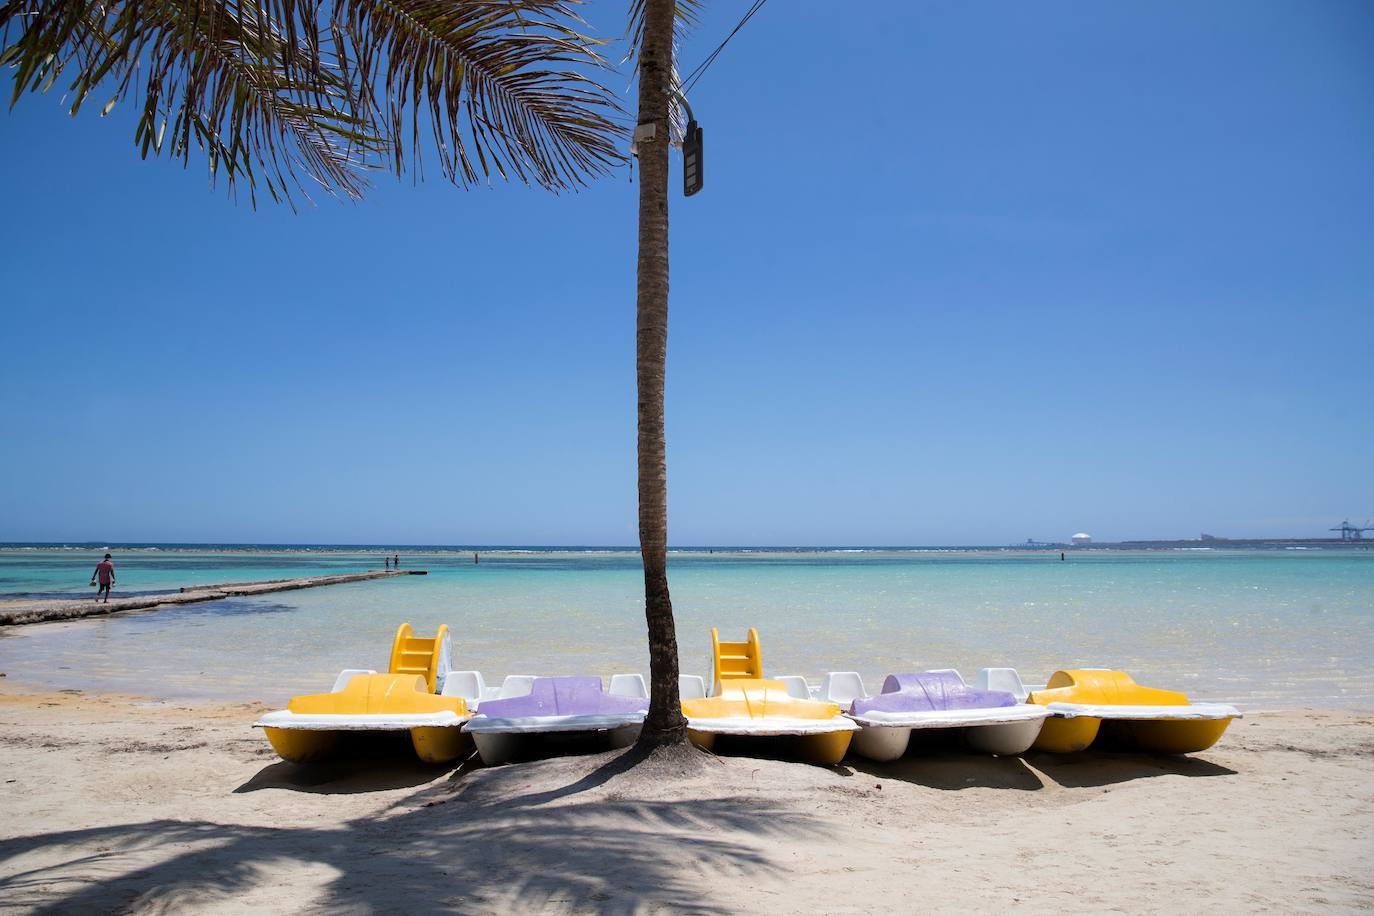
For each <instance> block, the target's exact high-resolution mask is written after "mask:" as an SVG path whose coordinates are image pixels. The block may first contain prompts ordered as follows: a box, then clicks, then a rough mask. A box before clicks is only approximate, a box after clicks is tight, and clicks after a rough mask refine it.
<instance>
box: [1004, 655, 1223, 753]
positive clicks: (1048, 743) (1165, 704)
mask: <svg viewBox="0 0 1374 916" xmlns="http://www.w3.org/2000/svg"><path fill="white" fill-rule="evenodd" d="M1027 702H1029V703H1035V704H1039V705H1041V706H1044V707H1045V709H1046V710H1048V711H1049V713H1050V715H1051V716H1052V718H1050V719H1047V720H1046V722H1045V727H1044V728H1043V729H1042V730H1041V732H1040V736H1039V737H1038V738H1037V739H1036V741H1035V744H1034V748H1035V750H1037V751H1049V752H1050V753H1054V754H1068V753H1072V752H1074V751H1081V750H1084V749H1085V748H1087V747H1090V746H1091V745H1092V744H1093V742H1094V741H1096V740H1097V739H1098V738H1099V737H1105V738H1109V739H1111V740H1113V741H1116V742H1120V743H1122V744H1124V745H1126V746H1129V747H1134V748H1137V749H1139V750H1142V751H1147V752H1149V753H1154V754H1192V753H1195V752H1197V751H1205V750H1206V749H1207V748H1209V747H1211V746H1212V745H1214V744H1216V743H1217V741H1218V739H1220V738H1221V736H1222V733H1223V732H1225V731H1226V727H1227V726H1228V725H1230V724H1231V720H1232V719H1239V718H1241V713H1240V710H1238V709H1236V708H1235V707H1234V706H1228V705H1225V704H1222V703H1189V702H1188V697H1187V696H1185V695H1184V694H1182V693H1179V692H1177V691H1174V690H1159V689H1157V688H1153V687H1142V686H1140V685H1139V684H1137V683H1136V682H1135V681H1134V680H1132V679H1131V676H1130V675H1129V674H1127V673H1126V672H1124V671H1108V670H1103V669H1079V670H1071V671H1056V672H1055V673H1054V674H1053V675H1052V676H1051V677H1050V680H1049V683H1048V684H1046V685H1045V688H1044V689H1043V690H1036V691H1033V692H1032V693H1031V694H1030V696H1029V697H1028V698H1027Z"/></svg>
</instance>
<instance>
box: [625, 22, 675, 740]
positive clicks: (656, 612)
mask: <svg viewBox="0 0 1374 916" xmlns="http://www.w3.org/2000/svg"><path fill="white" fill-rule="evenodd" d="M686 9H689V7H688V8H686ZM634 12H635V15H634V18H633V21H634V22H635V23H636V24H637V28H636V30H635V31H636V35H637V41H636V45H637V47H638V51H639V119H638V121H637V123H638V124H652V125H654V127H655V128H656V131H655V135H656V139H654V140H648V141H645V142H641V143H640V144H639V146H638V150H639V152H638V155H639V268H638V273H637V276H636V303H635V379H636V384H637V386H638V389H639V410H638V417H639V440H638V448H639V552H640V555H641V556H642V557H643V560H644V617H645V621H646V622H647V624H648V629H649V681H650V685H649V686H650V689H649V714H648V715H647V716H646V717H645V719H644V728H643V729H642V730H641V731H640V733H639V747H640V748H641V749H651V748H654V747H659V746H663V745H672V744H682V743H683V742H685V741H686V739H687V720H686V719H684V718H683V717H682V704H681V702H680V700H679V698H678V655H677V627H676V625H675V624H674V622H673V601H672V598H671V597H670V596H669V594H668V465H667V446H666V442H665V440H664V435H663V383H664V370H665V367H666V364H667V358H668V132H669V94H668V87H669V85H670V82H671V81H672V80H673V79H674V77H675V73H674V68H673V33H674V29H675V27H676V23H677V20H678V13H679V11H678V9H677V4H676V3H675V0H638V2H637V3H636V4H635V10H634Z"/></svg>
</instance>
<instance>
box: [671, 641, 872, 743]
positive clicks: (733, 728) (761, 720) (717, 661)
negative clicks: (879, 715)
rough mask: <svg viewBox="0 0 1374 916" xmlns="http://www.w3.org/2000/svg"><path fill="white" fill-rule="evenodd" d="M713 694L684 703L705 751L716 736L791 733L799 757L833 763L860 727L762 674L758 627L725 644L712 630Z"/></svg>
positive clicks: (690, 728) (690, 731)
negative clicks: (745, 638)
mask: <svg viewBox="0 0 1374 916" xmlns="http://www.w3.org/2000/svg"><path fill="white" fill-rule="evenodd" d="M711 659H712V672H713V681H714V683H713V685H712V691H711V693H712V695H711V696H709V697H702V698H697V699H684V700H683V701H682V714H683V715H684V716H686V717H687V736H688V737H689V738H690V739H691V741H692V743H693V744H695V745H697V746H698V747H700V748H702V749H704V750H708V751H709V750H714V748H715V745H716V738H717V737H718V736H720V735H729V736H732V737H741V738H777V737H787V738H791V739H794V740H792V741H791V744H792V746H793V750H794V751H795V754H796V756H797V757H799V758H801V759H802V760H804V761H806V762H808V763H818V764H823V765H834V764H837V763H839V762H840V761H841V760H843V759H844V755H845V753H846V752H848V750H849V742H850V740H851V739H852V738H853V737H854V733H855V732H857V731H858V729H859V726H858V725H856V724H855V723H854V722H852V721H850V720H849V719H847V718H846V717H845V716H844V711H843V710H842V709H841V708H840V706H839V704H837V703H831V702H828V701H825V700H813V699H803V698H801V697H797V696H793V695H791V693H790V692H789V690H788V685H787V684H786V683H785V682H784V681H782V680H775V679H770V678H765V677H763V651H762V648H761V647H760V644H759V634H758V630H756V629H754V628H752V627H751V628H750V629H749V636H748V639H747V640H746V641H745V642H742V643H732V642H722V641H721V639H720V634H719V632H718V631H717V630H716V629H715V628H712V629H711Z"/></svg>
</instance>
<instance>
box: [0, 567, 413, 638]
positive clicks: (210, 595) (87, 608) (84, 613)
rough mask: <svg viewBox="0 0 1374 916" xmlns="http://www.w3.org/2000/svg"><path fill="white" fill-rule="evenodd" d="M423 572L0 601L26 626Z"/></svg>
mask: <svg viewBox="0 0 1374 916" xmlns="http://www.w3.org/2000/svg"><path fill="white" fill-rule="evenodd" d="M427 572H428V570H424V569H392V570H373V571H371V572H360V573H339V574H337V575H331V576H306V577H304V578H301V579H272V580H269V581H266V582H228V583H222V584H219V585H193V586H188V587H185V588H182V589H181V590H180V591H178V592H172V593H168V594H164V595H138V596H135V597H132V598H111V599H110V600H109V603H100V604H97V603H96V602H94V601H92V600H91V599H89V598H62V599H42V600H39V601H29V600H26V599H18V600H14V601H3V600H0V626H16V625H18V624H23V623H44V622H46V621H50V620H75V619H76V618H78V617H98V616H100V615H102V614H113V613H116V612H117V611H141V610H147V609H156V608H159V607H162V606H163V605H173V604H194V603H196V602H197V601H215V600H217V599H220V598H234V597H240V596H243V595H266V594H269V593H271V592H289V591H293V590H295V589H298V588H318V587H319V586H321V585H340V584H342V583H344V582H366V581H367V580H369V579H390V578H392V577H394V576H423V575H426V574H427Z"/></svg>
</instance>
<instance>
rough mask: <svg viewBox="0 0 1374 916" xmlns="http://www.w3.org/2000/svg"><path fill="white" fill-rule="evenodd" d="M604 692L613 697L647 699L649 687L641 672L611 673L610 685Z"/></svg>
mask: <svg viewBox="0 0 1374 916" xmlns="http://www.w3.org/2000/svg"><path fill="white" fill-rule="evenodd" d="M606 692H607V693H609V694H610V695H611V696H613V697H634V698H635V699H647V698H648V696H649V688H648V687H647V686H646V685H645V683H644V675H642V674H612V675H611V686H610V689H609V690H607V691H606Z"/></svg>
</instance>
